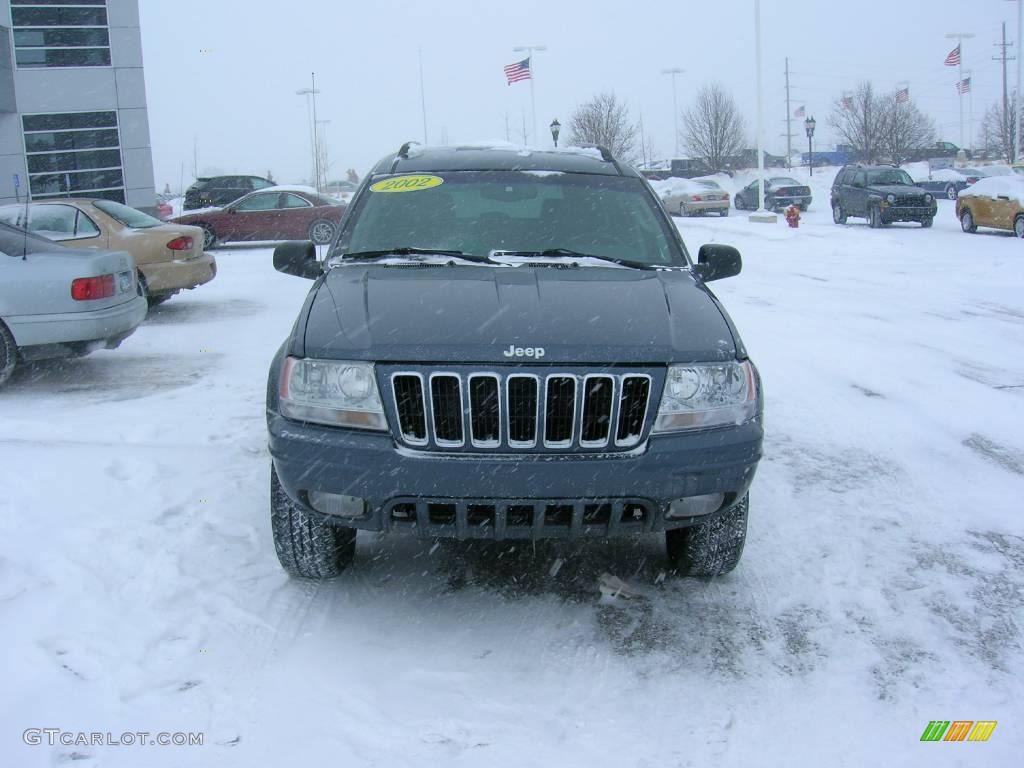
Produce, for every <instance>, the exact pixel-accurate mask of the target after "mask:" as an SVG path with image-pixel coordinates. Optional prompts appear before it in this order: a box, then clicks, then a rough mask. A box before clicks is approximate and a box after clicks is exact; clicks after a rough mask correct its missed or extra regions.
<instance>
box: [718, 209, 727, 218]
mask: <svg viewBox="0 0 1024 768" xmlns="http://www.w3.org/2000/svg"><path fill="white" fill-rule="evenodd" d="M718 215H719V216H728V215H729V209H728V208H723V209H722V210H720V211H719V212H718Z"/></svg>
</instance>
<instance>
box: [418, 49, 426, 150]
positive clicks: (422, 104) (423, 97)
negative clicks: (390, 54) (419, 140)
mask: <svg viewBox="0 0 1024 768" xmlns="http://www.w3.org/2000/svg"><path fill="white" fill-rule="evenodd" d="M419 57H420V107H421V109H422V110H423V145H424V146H426V145H427V144H428V141H427V94H426V91H424V90H423V49H422V48H420V49H419Z"/></svg>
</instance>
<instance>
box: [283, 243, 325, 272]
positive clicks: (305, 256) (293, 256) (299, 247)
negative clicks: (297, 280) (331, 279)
mask: <svg viewBox="0 0 1024 768" xmlns="http://www.w3.org/2000/svg"><path fill="white" fill-rule="evenodd" d="M274 269H276V270H277V271H278V272H284V273H285V274H286V275H295V277H305V278H306V279H308V280H316V279H317V278H318V277H320V275H321V274H322V273H323V271H324V270H323V267H322V266H321V264H320V262H319V261H318V260H317V258H316V246H315V245H313V243H312V242H311V241H309V240H289V241H287V242H285V243H281V244H280V245H279V246H277V247H276V248H275V249H274Z"/></svg>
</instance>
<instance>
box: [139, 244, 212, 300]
mask: <svg viewBox="0 0 1024 768" xmlns="http://www.w3.org/2000/svg"><path fill="white" fill-rule="evenodd" d="M139 271H140V272H142V275H143V277H145V278H146V288H147V290H148V291H149V293H151V294H160V293H168V292H170V291H180V290H182V289H183V288H195V287H197V286H200V285H203V284H204V283H208V282H210V281H211V280H213V278H214V277H216V275H217V261H216V259H215V258H214V257H213V254H210V253H204V254H203V255H202V256H199V257H197V258H194V259H184V260H180V261H178V260H176V261H159V262H154V263H152V264H142V265H141V266H139Z"/></svg>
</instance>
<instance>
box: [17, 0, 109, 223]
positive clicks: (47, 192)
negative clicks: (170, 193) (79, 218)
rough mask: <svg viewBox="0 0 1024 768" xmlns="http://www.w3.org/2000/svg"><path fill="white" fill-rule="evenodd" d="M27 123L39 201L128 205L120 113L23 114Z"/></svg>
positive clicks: (33, 191)
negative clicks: (95, 200)
mask: <svg viewBox="0 0 1024 768" xmlns="http://www.w3.org/2000/svg"><path fill="white" fill-rule="evenodd" d="M38 1H39V0H37V2H38ZM21 119H22V128H23V130H24V134H25V162H26V164H27V165H28V182H29V193H30V195H31V197H32V199H33V200H45V199H47V198H54V197H96V198H105V199H107V200H116V201H117V202H119V203H123V202H124V171H123V169H122V164H121V145H120V141H119V140H118V135H119V134H118V130H117V112H113V111H110V112H67V113H62V114H48V115H23V116H22V118H21Z"/></svg>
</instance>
